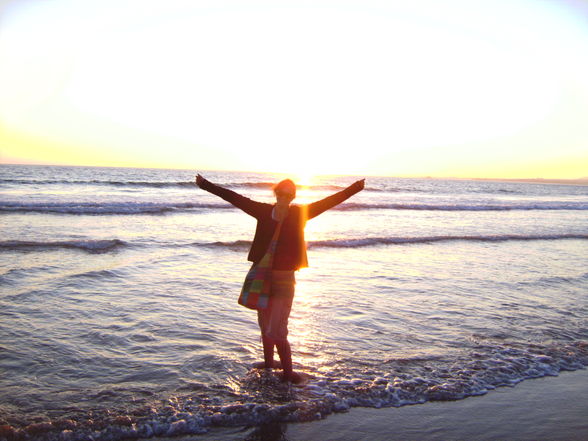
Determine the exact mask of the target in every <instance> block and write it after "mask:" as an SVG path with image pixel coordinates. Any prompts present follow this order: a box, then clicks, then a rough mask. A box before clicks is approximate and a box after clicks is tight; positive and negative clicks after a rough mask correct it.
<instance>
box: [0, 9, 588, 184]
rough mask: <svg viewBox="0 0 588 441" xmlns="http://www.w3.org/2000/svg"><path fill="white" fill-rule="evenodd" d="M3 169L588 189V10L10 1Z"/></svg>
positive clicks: (0, 89) (0, 122) (1, 115)
mask: <svg viewBox="0 0 588 441" xmlns="http://www.w3.org/2000/svg"><path fill="white" fill-rule="evenodd" d="M0 162H1V163H39V164H66V165H95V166H125V167H126V166H128V167H157V168H183V169H185V168H189V169H194V170H201V171H204V170H241V171H266V172H280V173H291V174H296V175H299V176H309V175H314V174H353V175H380V176H433V177H478V178H537V177H539V178H548V179H549V178H554V179H573V178H580V177H586V176H588V2H587V1H585V0H553V1H548V0H443V1H439V0H410V1H409V0H405V1H394V0H388V1H373V0H361V1H346V0H337V1H323V0H313V1H305V0H297V1H279V0H272V1H246V0H239V1H225V0H212V1H199V0H185V1H180V0H166V1H159V0H157V1H155V0H135V1H131V0H36V1H34V0H13V1H10V0H8V1H6V0H4V1H0Z"/></svg>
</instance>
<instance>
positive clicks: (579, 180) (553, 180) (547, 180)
mask: <svg viewBox="0 0 588 441" xmlns="http://www.w3.org/2000/svg"><path fill="white" fill-rule="evenodd" d="M0 165H22V166H41V167H42V166H48V167H90V168H92V167H93V168H128V169H133V168H135V169H147V170H149V169H152V170H186V171H187V170H194V171H196V172H197V171H205V172H237V173H265V174H272V173H275V174H289V173H287V172H280V171H278V172H271V171H258V170H232V169H207V168H198V167H193V168H183V167H182V168H180V167H152V166H151V167H148V166H129V165H84V164H56V163H44V162H2V161H1V160H0ZM316 176H355V177H360V176H366V177H372V178H400V179H447V180H466V181H467V180H472V181H506V182H528V183H546V184H549V183H553V184H557V183H561V184H566V183H569V184H584V185H588V176H583V177H578V178H543V177H534V178H519V177H508V178H507V177H502V178H500V177H459V176H435V175H380V174H373V175H372V174H367V173H359V174H358V173H325V174H318V175H316Z"/></svg>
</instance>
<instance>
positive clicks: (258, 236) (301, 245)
mask: <svg viewBox="0 0 588 441" xmlns="http://www.w3.org/2000/svg"><path fill="white" fill-rule="evenodd" d="M200 187H201V188H202V189H203V190H206V191H209V192H210V193H212V194H215V195H217V196H219V197H221V198H222V199H224V200H225V201H227V202H230V203H231V204H233V205H234V206H235V207H237V208H240V209H241V210H243V211H244V212H245V213H247V214H249V215H251V216H253V217H254V218H256V219H257V228H256V229H255V236H254V238H253V243H252V244H251V249H250V250H249V255H248V257H247V259H248V260H250V261H251V262H254V263H257V262H259V261H260V260H261V258H262V257H263V255H264V254H265V253H266V251H267V249H268V247H269V243H270V241H271V239H272V236H273V234H274V230H275V228H276V226H277V224H278V223H277V222H276V221H275V220H273V218H272V210H273V208H274V206H275V205H274V204H266V203H263V202H256V201H253V200H251V199H249V198H246V197H244V196H241V195H240V194H238V193H235V192H234V191H231V190H228V189H226V188H223V187H220V186H218V185H215V184H213V183H212V182H210V181H207V180H204V182H203V183H202V185H201V186H200ZM360 190H361V186H360V185H359V183H357V182H356V183H355V184H353V185H351V186H349V187H347V188H346V189H345V190H342V191H340V192H338V193H335V194H333V195H331V196H328V197H326V198H324V199H322V200H320V201H317V202H313V203H311V204H308V205H290V209H289V211H288V216H287V217H286V219H285V220H284V223H283V225H282V230H281V231H280V237H279V239H278V246H277V248H276V254H275V255H274V266H273V268H274V269H275V270H298V269H300V268H306V267H307V266H308V259H307V257H306V242H305V240H304V226H305V225H306V221H307V220H309V219H312V218H313V217H316V216H318V215H319V214H321V213H323V212H324V211H327V210H328V209H330V208H333V207H334V206H335V205H337V204H340V203H341V202H343V201H344V200H346V199H348V198H350V197H351V196H353V195H354V194H355V193H357V192H359V191H360Z"/></svg>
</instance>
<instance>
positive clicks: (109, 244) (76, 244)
mask: <svg viewBox="0 0 588 441" xmlns="http://www.w3.org/2000/svg"><path fill="white" fill-rule="evenodd" d="M125 245H126V243H125V242H124V241H122V240H119V239H102V240H62V241H49V242H40V241H24V240H8V241H4V242H0V250H2V251H43V250H56V249H76V250H82V251H87V252H90V253H104V252H107V251H112V250H114V249H115V248H119V247H122V246H125Z"/></svg>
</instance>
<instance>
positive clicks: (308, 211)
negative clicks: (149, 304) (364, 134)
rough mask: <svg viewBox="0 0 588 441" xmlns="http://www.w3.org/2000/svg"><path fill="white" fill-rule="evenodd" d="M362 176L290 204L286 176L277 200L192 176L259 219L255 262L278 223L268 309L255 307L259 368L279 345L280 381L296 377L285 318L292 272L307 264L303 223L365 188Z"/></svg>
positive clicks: (269, 362)
mask: <svg viewBox="0 0 588 441" xmlns="http://www.w3.org/2000/svg"><path fill="white" fill-rule="evenodd" d="M364 182H365V179H362V180H360V181H357V182H355V183H353V184H352V185H350V186H349V187H347V188H346V189H344V190H342V191H340V192H338V193H335V194H333V195H331V196H329V197H326V198H325V199H322V200H320V201H317V202H313V203H311V204H308V205H291V204H290V203H291V202H292V201H293V200H294V198H295V197H296V184H294V182H293V181H291V180H290V179H286V180H283V181H281V182H280V183H278V184H277V185H276V186H275V187H274V194H275V196H276V203H275V204H267V203H262V202H256V201H253V200H251V199H248V198H246V197H244V196H241V195H240V194H238V193H236V192H234V191H231V190H228V189H226V188H223V187H220V186H218V185H215V184H213V183H212V182H210V181H208V180H206V179H204V178H203V177H202V176H201V175H197V176H196V184H197V185H198V186H199V187H200V188H202V189H203V190H206V191H208V192H210V193H212V194H215V195H217V196H219V197H221V198H222V199H224V200H225V201H227V202H230V203H231V204H233V205H234V206H235V207H237V208H239V209H241V210H243V211H244V212H245V213H247V214H249V215H251V216H253V217H254V218H256V219H257V228H256V230H255V236H254V238H253V243H252V244H251V249H250V250H249V256H248V260H250V261H251V262H253V264H256V263H258V262H259V261H260V260H261V258H262V257H263V256H264V254H265V253H266V251H267V249H268V247H269V244H270V241H271V238H272V236H273V233H274V230H275V228H276V226H277V225H278V222H282V229H281V231H280V235H279V238H278V243H277V248H276V252H275V254H274V262H273V271H272V284H271V294H270V296H271V300H270V304H269V306H268V308H266V309H260V310H258V314H257V318H258V323H259V328H260V329H261V337H262V342H263V358H264V362H263V363H260V364H258V365H257V367H265V368H268V369H269V368H279V367H280V365H279V364H278V363H276V362H274V346H275V347H276V348H277V349H278V354H279V356H280V361H281V367H282V369H283V370H284V375H283V377H282V378H283V380H284V381H292V382H294V383H297V382H299V381H300V376H299V375H298V374H296V373H295V372H293V371H292V354H291V350H290V343H289V342H288V317H289V316H290V309H291V308H292V301H293V299H294V288H295V284H296V280H295V277H294V272H295V271H297V270H299V269H300V268H305V267H307V266H308V261H307V257H306V242H305V240H304V226H305V225H306V221H307V220H310V219H312V218H314V217H316V216H318V215H319V214H321V213H323V212H325V211H326V210H328V209H330V208H333V207H334V206H335V205H337V204H340V203H341V202H343V201H345V200H346V199H348V198H350V197H351V196H353V195H354V194H356V193H357V192H359V191H361V190H363V188H364Z"/></svg>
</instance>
